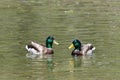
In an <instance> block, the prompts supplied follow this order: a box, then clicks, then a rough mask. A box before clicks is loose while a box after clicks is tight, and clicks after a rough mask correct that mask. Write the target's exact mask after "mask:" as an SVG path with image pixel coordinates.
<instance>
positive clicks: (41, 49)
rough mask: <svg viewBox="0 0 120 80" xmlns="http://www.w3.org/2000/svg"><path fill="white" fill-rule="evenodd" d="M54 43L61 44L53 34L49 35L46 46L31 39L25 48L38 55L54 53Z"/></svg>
mask: <svg viewBox="0 0 120 80" xmlns="http://www.w3.org/2000/svg"><path fill="white" fill-rule="evenodd" d="M53 43H54V44H56V45H59V43H57V42H56V41H55V39H54V37H53V36H48V37H47V39H46V46H45V45H43V44H38V43H36V42H33V41H31V42H30V44H28V45H26V47H25V48H26V49H27V51H28V52H30V53H32V54H38V55H42V54H53V53H54V51H53V49H52V44H53Z"/></svg>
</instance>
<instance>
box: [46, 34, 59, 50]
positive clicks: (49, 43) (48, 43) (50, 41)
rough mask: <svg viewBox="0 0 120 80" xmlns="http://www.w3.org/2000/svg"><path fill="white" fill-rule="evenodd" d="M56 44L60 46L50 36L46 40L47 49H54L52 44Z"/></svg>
mask: <svg viewBox="0 0 120 80" xmlns="http://www.w3.org/2000/svg"><path fill="white" fill-rule="evenodd" d="M53 43H54V44H56V45H59V43H57V42H56V41H55V39H54V37H53V36H48V37H47V39H46V47H47V48H52V44H53Z"/></svg>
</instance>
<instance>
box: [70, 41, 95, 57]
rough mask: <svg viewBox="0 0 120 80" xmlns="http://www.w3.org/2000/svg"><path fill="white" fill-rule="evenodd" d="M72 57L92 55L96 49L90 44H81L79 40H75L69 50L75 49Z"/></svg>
mask: <svg viewBox="0 0 120 80" xmlns="http://www.w3.org/2000/svg"><path fill="white" fill-rule="evenodd" d="M73 47H74V50H73V51H72V53H71V55H72V56H79V55H90V54H92V53H93V51H94V50H95V47H94V46H93V45H92V44H90V43H88V44H83V45H82V44H81V42H80V41H79V40H78V39H74V40H73V42H72V44H71V45H70V46H69V47H68V48H69V49H71V48H73Z"/></svg>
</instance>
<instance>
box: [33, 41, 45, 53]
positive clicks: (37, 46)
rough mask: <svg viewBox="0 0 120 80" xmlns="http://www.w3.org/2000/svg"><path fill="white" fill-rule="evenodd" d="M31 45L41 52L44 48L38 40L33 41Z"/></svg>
mask: <svg viewBox="0 0 120 80" xmlns="http://www.w3.org/2000/svg"><path fill="white" fill-rule="evenodd" d="M31 45H32V47H33V48H34V49H36V50H37V51H39V52H41V51H42V50H43V46H42V45H40V44H38V43H36V42H33V41H31Z"/></svg>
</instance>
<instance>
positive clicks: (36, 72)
mask: <svg viewBox="0 0 120 80" xmlns="http://www.w3.org/2000/svg"><path fill="white" fill-rule="evenodd" d="M119 3H120V1H119V0H1V1H0V28H1V29H0V44H1V45H0V48H1V50H0V70H1V71H0V80H119V79H120V71H119V67H120V65H119V64H120V58H119V53H120V50H119V47H120V43H119V41H120V37H119V35H120V32H119V30H120V27H119V25H120V11H119V7H120V5H119ZM48 35H53V36H54V37H55V39H56V41H57V42H59V43H60V45H59V46H56V45H53V49H54V52H55V54H54V55H53V57H51V58H48V59H30V58H26V56H25V55H26V54H27V51H26V50H25V45H26V44H28V43H29V42H30V40H33V41H35V42H38V43H43V44H44V43H45V39H46V37H47V36H48ZM75 38H77V39H80V40H81V42H82V43H89V42H90V43H93V44H94V45H95V47H96V50H95V52H94V55H93V56H92V57H75V58H73V57H71V51H72V50H68V46H69V45H70V44H71V41H72V40H73V39H75Z"/></svg>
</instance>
